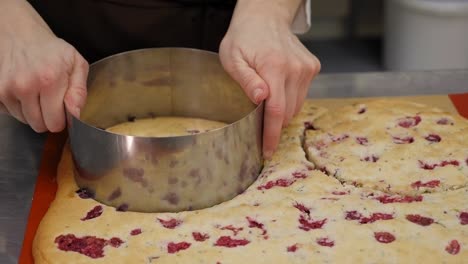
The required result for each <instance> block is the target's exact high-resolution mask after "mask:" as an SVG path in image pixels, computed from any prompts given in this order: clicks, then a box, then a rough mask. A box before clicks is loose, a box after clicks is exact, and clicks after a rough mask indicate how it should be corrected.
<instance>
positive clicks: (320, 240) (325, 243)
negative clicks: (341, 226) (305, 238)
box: [316, 237, 335, 247]
mask: <svg viewBox="0 0 468 264" xmlns="http://www.w3.org/2000/svg"><path fill="white" fill-rule="evenodd" d="M316 242H317V244H319V245H321V246H324V247H333V246H334V245H335V241H333V240H330V239H329V238H328V237H321V238H317V240H316Z"/></svg>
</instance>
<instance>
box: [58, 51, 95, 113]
mask: <svg viewBox="0 0 468 264" xmlns="http://www.w3.org/2000/svg"><path fill="white" fill-rule="evenodd" d="M88 70H89V66H88V62H86V60H85V59H84V58H83V57H82V56H81V55H80V54H79V53H78V52H75V57H74V63H73V69H72V72H71V74H70V79H69V84H68V90H67V92H66V93H65V97H64V102H65V107H66V108H67V110H68V112H70V113H71V114H72V115H73V116H75V117H77V118H78V117H80V112H81V109H82V108H83V106H84V105H85V102H86V96H87V90H86V81H87V79H88Z"/></svg>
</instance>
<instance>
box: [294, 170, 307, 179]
mask: <svg viewBox="0 0 468 264" xmlns="http://www.w3.org/2000/svg"><path fill="white" fill-rule="evenodd" d="M292 175H293V177H294V178H296V179H305V178H307V175H306V174H305V173H304V172H301V171H296V172H293V173H292Z"/></svg>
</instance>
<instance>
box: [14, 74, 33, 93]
mask: <svg viewBox="0 0 468 264" xmlns="http://www.w3.org/2000/svg"><path fill="white" fill-rule="evenodd" d="M31 79H32V78H29V77H19V78H16V79H15V80H13V81H12V82H11V85H12V86H11V89H13V91H12V93H13V94H14V95H16V96H17V97H19V98H24V97H26V96H28V95H30V94H32V93H34V91H35V88H36V85H35V84H34V82H33V81H32V80H31Z"/></svg>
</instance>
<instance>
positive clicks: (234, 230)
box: [221, 225, 244, 236]
mask: <svg viewBox="0 0 468 264" xmlns="http://www.w3.org/2000/svg"><path fill="white" fill-rule="evenodd" d="M221 230H230V231H232V232H233V233H234V235H235V236H237V234H238V233H239V232H240V231H242V230H244V228H242V227H234V226H232V225H228V226H223V227H221Z"/></svg>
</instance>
